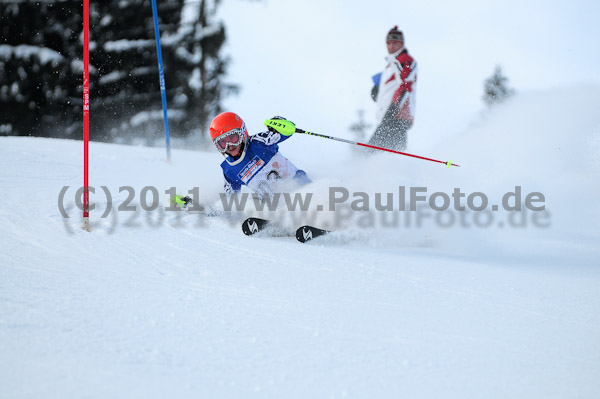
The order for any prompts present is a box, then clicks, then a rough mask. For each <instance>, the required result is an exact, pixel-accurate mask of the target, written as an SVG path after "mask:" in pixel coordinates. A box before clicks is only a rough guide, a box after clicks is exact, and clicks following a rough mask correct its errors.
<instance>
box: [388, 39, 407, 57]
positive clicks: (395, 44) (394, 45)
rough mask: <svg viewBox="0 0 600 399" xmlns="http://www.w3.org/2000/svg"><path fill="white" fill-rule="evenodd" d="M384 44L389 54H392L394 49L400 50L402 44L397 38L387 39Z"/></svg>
mask: <svg viewBox="0 0 600 399" xmlns="http://www.w3.org/2000/svg"><path fill="white" fill-rule="evenodd" d="M385 44H386V45H387V50H388V53H389V54H394V53H395V52H396V51H398V50H400V49H401V48H402V46H403V45H404V43H403V42H399V41H398V40H387V41H386V42H385Z"/></svg>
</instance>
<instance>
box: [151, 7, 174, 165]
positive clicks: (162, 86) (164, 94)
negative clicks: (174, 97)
mask: <svg viewBox="0 0 600 399" xmlns="http://www.w3.org/2000/svg"><path fill="white" fill-rule="evenodd" d="M152 15H153V16H154V36H155V37H156V54H157V56H158V77H159V79H160V94H161V96H162V107H163V119H164V120H165V138H166V141H167V161H171V139H170V137H169V119H168V118H167V90H166V88H165V73H164V70H163V60H162V50H161V48H160V31H159V30H158V11H157V10H156V0H152Z"/></svg>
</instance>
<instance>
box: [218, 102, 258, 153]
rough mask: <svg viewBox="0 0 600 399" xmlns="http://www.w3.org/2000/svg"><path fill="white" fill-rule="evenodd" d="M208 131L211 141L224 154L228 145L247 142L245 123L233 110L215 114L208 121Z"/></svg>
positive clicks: (232, 145)
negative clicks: (210, 120)
mask: <svg viewBox="0 0 600 399" xmlns="http://www.w3.org/2000/svg"><path fill="white" fill-rule="evenodd" d="M209 131H210V138H211V140H212V142H213V143H214V145H215V146H216V147H217V150H219V152H220V153H221V154H224V155H225V152H226V151H227V149H228V148H229V147H234V146H236V145H239V144H240V143H244V145H246V144H247V143H248V138H249V136H248V130H247V129H246V124H245V123H244V121H243V120H242V118H240V116H239V115H237V114H235V113H233V112H223V113H222V114H219V115H217V116H216V117H215V118H214V119H213V120H212V122H211V123H210V128H209Z"/></svg>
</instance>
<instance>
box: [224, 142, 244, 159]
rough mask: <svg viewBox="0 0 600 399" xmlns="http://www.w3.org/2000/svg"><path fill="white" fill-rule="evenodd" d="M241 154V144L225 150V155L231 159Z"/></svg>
mask: <svg viewBox="0 0 600 399" xmlns="http://www.w3.org/2000/svg"><path fill="white" fill-rule="evenodd" d="M241 152H242V144H241V143H240V144H238V145H236V146H235V147H229V148H228V149H227V155H229V156H231V157H237V156H238V155H240V153H241Z"/></svg>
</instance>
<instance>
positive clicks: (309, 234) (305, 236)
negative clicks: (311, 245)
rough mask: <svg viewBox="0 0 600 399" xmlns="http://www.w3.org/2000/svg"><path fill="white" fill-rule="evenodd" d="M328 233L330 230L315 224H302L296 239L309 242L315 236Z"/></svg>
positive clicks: (297, 231)
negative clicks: (314, 225)
mask: <svg viewBox="0 0 600 399" xmlns="http://www.w3.org/2000/svg"><path fill="white" fill-rule="evenodd" d="M327 233H329V230H323V229H319V228H317V227H313V226H302V227H300V228H299V229H298V230H296V240H298V241H300V242H307V241H310V240H312V239H313V238H317V237H320V236H324V235H325V234H327Z"/></svg>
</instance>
